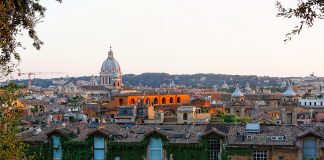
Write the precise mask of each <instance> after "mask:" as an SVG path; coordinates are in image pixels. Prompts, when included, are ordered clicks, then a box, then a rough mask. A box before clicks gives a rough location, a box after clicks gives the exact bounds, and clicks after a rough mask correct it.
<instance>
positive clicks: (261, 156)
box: [253, 151, 268, 160]
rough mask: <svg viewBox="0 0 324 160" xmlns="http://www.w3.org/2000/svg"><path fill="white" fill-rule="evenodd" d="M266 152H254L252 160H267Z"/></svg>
mask: <svg viewBox="0 0 324 160" xmlns="http://www.w3.org/2000/svg"><path fill="white" fill-rule="evenodd" d="M267 159H268V156H267V151H254V152H253V160H267Z"/></svg>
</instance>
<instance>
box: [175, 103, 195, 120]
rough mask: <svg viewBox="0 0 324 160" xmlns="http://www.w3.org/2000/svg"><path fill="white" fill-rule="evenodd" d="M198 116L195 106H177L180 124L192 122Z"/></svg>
mask: <svg viewBox="0 0 324 160" xmlns="http://www.w3.org/2000/svg"><path fill="white" fill-rule="evenodd" d="M195 118H196V107H194V106H180V107H179V108H177V122H178V124H185V123H187V124H191V123H193V122H194V120H195Z"/></svg>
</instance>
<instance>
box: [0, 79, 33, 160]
mask: <svg viewBox="0 0 324 160" xmlns="http://www.w3.org/2000/svg"><path fill="white" fill-rule="evenodd" d="M16 88H17V86H16V85H15V84H13V83H11V84H9V86H8V87H7V88H6V93H5V95H4V96H2V97H1V99H0V105H1V106H0V157H1V158H0V159H6V160H20V159H26V157H25V151H26V149H27V148H26V147H27V146H26V145H25V143H24V142H23V140H22V139H21V138H19V137H17V136H16V135H17V133H18V131H19V128H18V127H19V125H20V120H19V115H20V113H19V110H18V109H17V108H16V97H15V91H16Z"/></svg>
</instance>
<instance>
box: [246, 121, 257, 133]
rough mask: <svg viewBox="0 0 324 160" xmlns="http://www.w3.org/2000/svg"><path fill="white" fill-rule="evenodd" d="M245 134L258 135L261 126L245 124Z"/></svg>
mask: <svg viewBox="0 0 324 160" xmlns="http://www.w3.org/2000/svg"><path fill="white" fill-rule="evenodd" d="M245 132H246V133H260V132H261V126H260V124H259V123H247V124H246V125H245Z"/></svg>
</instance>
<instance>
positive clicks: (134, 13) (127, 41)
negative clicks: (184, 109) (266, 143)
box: [19, 0, 324, 78]
mask: <svg viewBox="0 0 324 160" xmlns="http://www.w3.org/2000/svg"><path fill="white" fill-rule="evenodd" d="M98 2H99V1H98ZM234 3H235V5H234ZM44 5H45V6H46V7H47V8H48V10H47V14H46V17H45V18H44V19H43V22H42V23H40V24H39V26H38V28H37V30H38V32H39V36H40V38H41V39H42V40H43V41H44V42H45V45H44V46H42V48H41V50H40V51H36V50H35V49H34V48H33V47H32V46H31V41H30V40H28V38H27V37H26V36H24V37H22V38H20V39H21V40H22V42H23V44H25V47H26V48H27V49H26V50H21V53H22V55H21V56H22V61H21V63H20V65H19V68H20V69H21V70H22V71H23V72H68V73H69V75H70V76H82V75H96V76H97V75H99V71H100V67H101V64H102V62H103V61H104V60H105V59H106V58H107V56H108V51H109V45H110V44H111V45H112V49H113V51H114V56H115V58H116V59H117V61H118V62H119V63H120V66H121V71H122V73H123V74H128V73H133V74H141V73H145V72H164V73H169V74H195V73H215V74H232V75H236V74H238V75H258V76H280V77H290V76H308V75H309V74H310V73H312V72H315V74H316V75H317V76H324V71H321V65H320V64H321V59H322V58H324V56H323V55H321V53H320V51H321V48H320V47H321V41H323V38H322V37H323V35H324V32H323V31H321V30H320V28H322V27H323V26H324V23H323V22H320V21H318V22H316V23H315V25H314V27H313V28H309V29H305V30H303V31H302V33H301V35H299V36H295V37H293V39H292V41H290V42H288V43H287V44H284V42H283V40H284V38H285V36H284V35H285V34H286V33H288V32H290V31H291V29H292V28H293V27H294V26H295V25H297V24H298V20H289V19H283V18H277V17H276V12H277V9H276V7H275V2H272V1H263V2H259V1H256V0H251V1H248V2H223V1H222V2H221V1H215V2H214V1H206V2H204V3H199V2H196V1H176V2H173V1H172V2H171V1H158V2H154V3H153V2H150V1H144V0H143V1H136V2H132V1H127V2H126V3H125V2H119V1H109V2H106V1H100V3H91V2H87V1H79V2H78V3H73V2H69V1H63V3H62V4H59V3H56V2H55V1H53V2H52V1H49V2H46V3H45V4H44ZM256 6H258V7H256ZM95 8H96V9H95ZM229 10H230V11H229ZM35 62H37V63H35ZM40 66H42V67H40ZM37 78H41V77H40V76H37Z"/></svg>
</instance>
